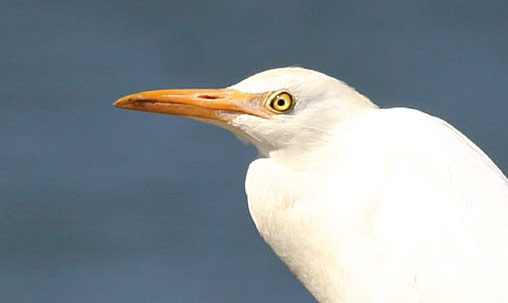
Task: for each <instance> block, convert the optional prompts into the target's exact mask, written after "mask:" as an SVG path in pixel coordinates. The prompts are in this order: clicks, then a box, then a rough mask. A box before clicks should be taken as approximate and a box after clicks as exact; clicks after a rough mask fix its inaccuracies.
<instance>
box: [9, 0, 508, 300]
mask: <svg viewBox="0 0 508 303" xmlns="http://www.w3.org/2000/svg"><path fill="white" fill-rule="evenodd" d="M0 20H1V21H0V22H1V27H0V41H1V42H0V97H1V98H0V102H1V108H0V136H1V137H0V138H1V145H0V302H16V303H18V302H19V303H24V302H27V303H29V302H34V303H35V302H37V303H45V302H48V303H49V302H51V303H58V302H66V303H68V302H71V303H72V302H122V303H131V302H313V299H312V297H311V296H310V295H309V294H308V293H307V292H306V290H305V289H304V288H303V287H302V286H301V285H300V284H299V283H298V282H297V281H296V279H295V278H293V276H292V275H291V274H290V273H289V272H288V271H287V270H286V268H285V267H284V265H283V264H282V263H281V262H280V261H279V260H278V259H277V258H276V257H275V256H274V255H273V254H272V252H271V251H270V249H269V248H268V247H267V245H265V244H264V242H263V241H262V240H261V239H260V237H259V236H258V234H257V232H256V230H255V227H254V225H253V223H252V222H251V220H250V217H249V214H248V210H247V205H246V199H245V196H244V190H243V184H244V175H245V171H246V169H247V166H248V164H249V162H250V161H251V160H253V159H254V158H255V157H256V156H257V153H256V151H255V149H254V148H253V147H252V146H247V145H245V144H243V143H241V142H239V141H238V140H237V139H236V138H235V137H234V136H233V135H231V134H229V133H227V132H226V131H224V130H221V129H218V128H214V127H211V126H208V125H204V124H199V123H197V122H194V121H190V120H185V119H181V118H177V117H170V116H163V115H155V114H147V113H141V112H130V111H124V110H119V109H116V108H114V107H112V106H111V103H112V102H113V101H114V100H115V99H116V98H118V97H121V96H123V95H125V94H127V93H131V92H135V91H139V90H146V89H155V88H175V87H224V86H227V85H230V84H232V83H235V82H237V81H238V80H240V79H242V78H244V77H246V76H248V75H250V74H253V73H256V72H259V71H261V70H264V69H268V68H273V67H280V66H286V65H299V66H303V67H308V68H313V69H317V70H320V71H323V72H326V73H328V74H331V75H333V76H335V77H338V78H341V79H343V80H345V81H346V82H348V83H349V84H351V85H352V86H354V87H356V88H357V89H358V90H359V91H360V92H362V93H364V94H365V95H367V96H369V97H370V98H371V99H372V100H373V101H374V102H376V103H377V104H378V105H380V106H382V107H393V106H408V107H413V108H417V109H421V110H423V111H426V112H429V113H432V114H434V115H437V116H439V117H442V118H444V119H446V120H448V121H449V122H450V123H452V124H453V125H455V126H456V127H457V128H458V129H460V130H461V131H463V132H464V133H465V134H466V135H468V136H469V137H470V138H472V139H473V141H475V142H476V143H477V144H478V145H480V146H481V147H482V149H484V150H485V151H486V152H487V153H488V154H489V155H490V156H491V157H492V158H493V160H494V161H495V162H496V163H497V164H498V165H499V166H500V168H501V169H502V170H503V171H505V172H507V171H508V140H507V136H508V127H507V126H508V125H507V119H506V112H507V110H508V91H507V83H508V81H507V79H508V2H506V1H505V0H499V1H470V0H466V1H464V0H460V1H459V0H452V1H442V0H436V1H404V0H400V1H333V2H332V1H299V0H298V1H264V0H255V1H241V2H238V1H227V0H219V1H179V2H175V1H156V0H152V1H149V0H147V1H126V0H122V1H117V0H113V1H99V0H96V1H23V0H21V1H7V2H6V1H1V9H0Z"/></svg>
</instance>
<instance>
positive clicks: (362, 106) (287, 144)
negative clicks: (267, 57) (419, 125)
mask: <svg viewBox="0 0 508 303" xmlns="http://www.w3.org/2000/svg"><path fill="white" fill-rule="evenodd" d="M114 105H115V106H117V107H120V108H125V109H131V110H139V111H147V112H156V113H164V114H171V115H178V116H186V117H189V118H193V119H198V120H201V121H204V122H208V123H212V124H215V125H218V126H221V127H223V128H226V129H228V130H230V131H231V132H233V133H234V134H235V135H237V136H238V137H240V138H241V139H243V140H246V141H248V142H250V143H252V144H254V145H255V146H256V147H257V148H258V150H259V151H260V153H261V154H263V155H264V156H267V157H270V156H274V155H275V154H277V153H286V154H287V153H291V152H293V151H300V152H301V151H302V150H312V149H315V148H318V147H319V146H320V145H321V144H320V143H321V142H324V141H326V139H327V137H328V136H329V135H330V133H331V130H332V129H334V128H335V127H336V126H337V124H339V123H341V122H343V121H344V120H346V119H349V118H350V117H353V116H354V115H356V114H357V113H359V112H362V111H364V110H367V109H372V108H376V106H375V105H374V104H373V103H372V102H370V101H369V100H368V99H367V98H366V97H364V96H362V95H361V94H359V93H358V92H356V91H355V90H354V89H352V88H350V87H349V86H347V85H346V84H344V83H343V82H341V81H339V80H337V79H335V78H332V77H330V76H327V75H325V74H323V73H320V72H316V71H313V70H308V69H304V68H298V67H286V68H278V69H272V70H267V71H264V72H261V73H258V74H255V75H253V76H251V77H249V78H247V79H245V80H242V81H241V82H239V83H237V84H234V85H232V86H230V87H227V88H223V89H167V90H166V89H164V90H153V91H145V92H140V93H135V94H131V95H128V96H125V97H123V98H121V99H119V100H117V101H116V102H115V103H114Z"/></svg>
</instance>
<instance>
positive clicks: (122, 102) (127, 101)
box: [113, 95, 136, 108]
mask: <svg viewBox="0 0 508 303" xmlns="http://www.w3.org/2000/svg"><path fill="white" fill-rule="evenodd" d="M135 100H136V98H133V96H132V95H128V96H125V97H122V98H120V99H118V100H116V101H115V102H114V103H113V106H115V107H118V108H128V107H129V105H131V104H132V101H135Z"/></svg>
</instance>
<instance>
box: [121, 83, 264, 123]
mask: <svg viewBox="0 0 508 303" xmlns="http://www.w3.org/2000/svg"><path fill="white" fill-rule="evenodd" d="M267 97H268V93H262V94H252V93H244V92H240V91H238V90H235V89H231V88H225V89H164V90H152V91H145V92H140V93H135V94H132V95H128V96H125V97H123V98H120V99H118V100H117V101H116V102H115V103H113V105H114V106H116V107H119V108H124V109H130V110H139V111H145V112H153V113H162V114H169V115H177V116H185V117H191V118H200V119H206V120H213V121H221V122H225V123H228V122H231V120H232V119H233V118H234V117H235V116H236V115H238V114H248V115H254V116H258V117H262V118H267V119H269V118H270V117H271V113H270V111H268V110H267V109H265V107H264V102H265V100H266V98H267Z"/></svg>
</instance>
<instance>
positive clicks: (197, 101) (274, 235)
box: [114, 67, 508, 303]
mask: <svg viewBox="0 0 508 303" xmlns="http://www.w3.org/2000/svg"><path fill="white" fill-rule="evenodd" d="M114 105H115V106H118V107H121V108H126V109H133V110H141V111H148V112H158V113H166V114H173V115H183V116H187V117H191V118H194V119H199V120H203V121H205V122H209V123H212V124H216V125H219V126H222V127H224V128H226V129H228V130H230V131H232V132H233V133H234V134H236V135H237V136H239V137H240V138H242V139H244V140H247V141H248V142H251V143H252V144H254V145H255V146H256V147H257V149H258V150H259V152H260V158H259V159H257V160H255V161H253V162H252V163H251V164H250V166H249V169H248V172H247V177H246V184H245V188H246V192H247V198H248V206H249V211H250V214H251V216H252V219H253V221H254V223H255V225H256V227H257V229H258V231H259V233H260V234H261V236H262V237H263V238H264V240H265V241H266V242H267V243H268V244H269V245H270V246H271V247H272V249H273V251H274V252H275V253H276V254H277V255H278V256H279V257H280V258H281V259H282V260H283V261H284V263H285V264H286V265H287V266H288V267H289V268H290V270H291V271H292V272H293V273H294V274H295V275H296V276H297V277H298V279H299V280H300V281H301V282H302V283H303V284H304V285H305V287H306V288H307V289H308V290H309V291H310V292H311V293H312V295H313V296H314V297H315V298H316V299H317V300H318V301H319V302H322V303H325V302H341V303H350V302H351V303H353V302H354V303H367V302H368V303H371V302H390V303H393V302H401V303H412V302H415V303H416V302H418V303H422V302H423V303H445V302H446V303H450V302H461V303H464V302H475V303H478V302H482V303H493V302H496V303H500V302H503V303H506V302H508V181H507V179H506V177H505V176H504V175H503V173H502V172H501V170H500V169H499V168H498V167H497V166H496V165H495V164H494V163H493V162H492V161H491V160H490V159H489V157H488V156H487V155H485V154H484V153H483V152H482V151H481V150H480V148H478V147H477V146H476V145H475V144H474V143H472V142H471V141H470V140H469V139H467V138H466V137H465V136H464V135H463V134H461V133H460V132H459V131H457V130H456V129H455V128H453V127H452V126H450V125H449V124H448V123H446V122H445V121H443V120H440V119H438V118H436V117H433V116H430V115H428V114H425V113H423V112H420V111H417V110H413V109H408V108H389V109H380V108H378V107H377V106H376V105H374V104H373V103H372V102H371V101H370V100H369V99H368V98H366V97H365V96H363V95H361V94H359V93H358V92H356V91H355V90H354V89H352V88H351V87H349V86H347V85H346V84H344V83H343V82H341V81H339V80H337V79H334V78H332V77H330V76H327V75H325V74H322V73H319V72H316V71H312V70H308V69H303V68H295V67H289V68H279V69H273V70H268V71H265V72H261V73H259V74H256V75H254V76H251V77H249V78H247V79H245V80H243V81H241V82H239V83H238V84H235V85H233V86H231V87H228V88H225V89H184V90H157V91H147V92H141V93H137V94H132V95H129V96H126V97H124V98H121V99H119V100H118V101H117V102H115V104H114Z"/></svg>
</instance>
